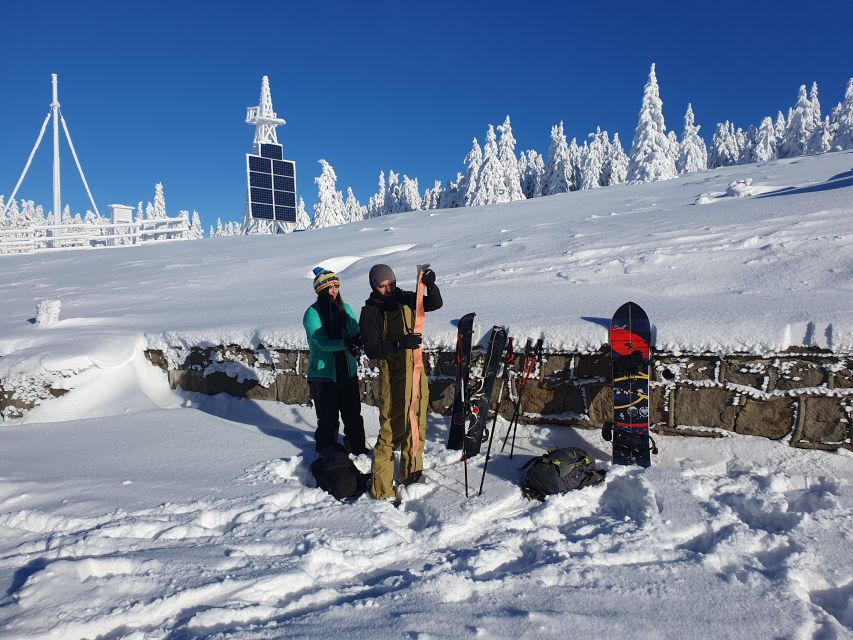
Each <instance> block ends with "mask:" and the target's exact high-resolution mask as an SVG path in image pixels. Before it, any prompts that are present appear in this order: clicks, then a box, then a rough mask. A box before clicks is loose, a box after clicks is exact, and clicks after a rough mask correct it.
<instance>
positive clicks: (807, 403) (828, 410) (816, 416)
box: [795, 396, 851, 446]
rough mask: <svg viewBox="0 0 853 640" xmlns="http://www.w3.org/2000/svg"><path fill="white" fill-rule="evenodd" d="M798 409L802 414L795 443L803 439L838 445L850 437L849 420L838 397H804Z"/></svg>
mask: <svg viewBox="0 0 853 640" xmlns="http://www.w3.org/2000/svg"><path fill="white" fill-rule="evenodd" d="M799 410H800V411H801V412H802V416H801V417H800V421H799V423H800V427H799V428H798V429H797V433H796V440H797V442H795V444H799V443H800V441H804V442H809V443H820V444H824V445H835V446H838V445H839V444H841V443H842V442H844V440H846V439H847V438H850V437H851V433H850V421H849V419H848V417H847V412H846V411H845V410H844V406H843V405H842V404H841V401H840V400H839V399H838V398H826V397H819V396H818V397H804V398H801V399H800V407H799Z"/></svg>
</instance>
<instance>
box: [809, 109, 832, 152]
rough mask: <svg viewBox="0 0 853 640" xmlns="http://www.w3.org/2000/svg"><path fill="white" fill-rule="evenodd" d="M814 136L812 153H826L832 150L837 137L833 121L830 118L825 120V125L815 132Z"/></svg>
mask: <svg viewBox="0 0 853 640" xmlns="http://www.w3.org/2000/svg"><path fill="white" fill-rule="evenodd" d="M815 134H816V135H814V136H812V153H826V152H828V151H831V150H832V140H833V138H834V137H835V132H834V131H833V127H832V121H831V120H830V118H829V116H826V118H824V120H823V123H822V124H821V125H820V126H819V127H818V128H817V129H816V130H815Z"/></svg>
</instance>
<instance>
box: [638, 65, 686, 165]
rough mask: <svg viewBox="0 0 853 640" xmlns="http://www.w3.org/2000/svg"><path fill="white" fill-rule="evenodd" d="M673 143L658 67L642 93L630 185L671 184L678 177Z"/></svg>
mask: <svg viewBox="0 0 853 640" xmlns="http://www.w3.org/2000/svg"><path fill="white" fill-rule="evenodd" d="M669 149H670V140H669V138H668V137H667V135H666V124H665V122H664V118H663V102H662V101H661V99H660V91H659V90H658V81H657V77H656V75H655V65H654V63H652V66H651V69H650V70H649V79H648V81H647V82H646V86H645V88H644V89H643V102H642V105H641V106H640V116H639V118H638V120H637V129H636V132H635V133H634V143H633V144H632V145H631V158H630V161H629V163H628V181H629V182H654V181H656V180H669V179H671V178H674V177H675V176H676V175H677V174H676V171H675V162H673V160H672V157H673V156H672V154H671V153H670V150H669Z"/></svg>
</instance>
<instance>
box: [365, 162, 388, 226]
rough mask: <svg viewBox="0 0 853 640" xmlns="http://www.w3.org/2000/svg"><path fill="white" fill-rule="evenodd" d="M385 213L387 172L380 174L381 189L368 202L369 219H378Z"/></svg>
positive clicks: (367, 215)
mask: <svg viewBox="0 0 853 640" xmlns="http://www.w3.org/2000/svg"><path fill="white" fill-rule="evenodd" d="M384 211H385V172H384V171H380V172H379V189H378V190H377V191H376V193H375V194H374V195H372V196H370V198H369V199H368V200H367V214H366V215H365V217H367V218H376V217H377V216H381V215H382V214H383V213H384Z"/></svg>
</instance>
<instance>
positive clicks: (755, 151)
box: [752, 116, 776, 162]
mask: <svg viewBox="0 0 853 640" xmlns="http://www.w3.org/2000/svg"><path fill="white" fill-rule="evenodd" d="M752 157H753V161H754V162H767V161H768V160H773V159H774V158H775V157H776V131H775V129H774V127H773V120H772V119H771V118H770V116H765V117H764V119H763V120H762V121H761V124H760V125H758V131H756V133H755V144H754V145H753V147H752Z"/></svg>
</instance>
